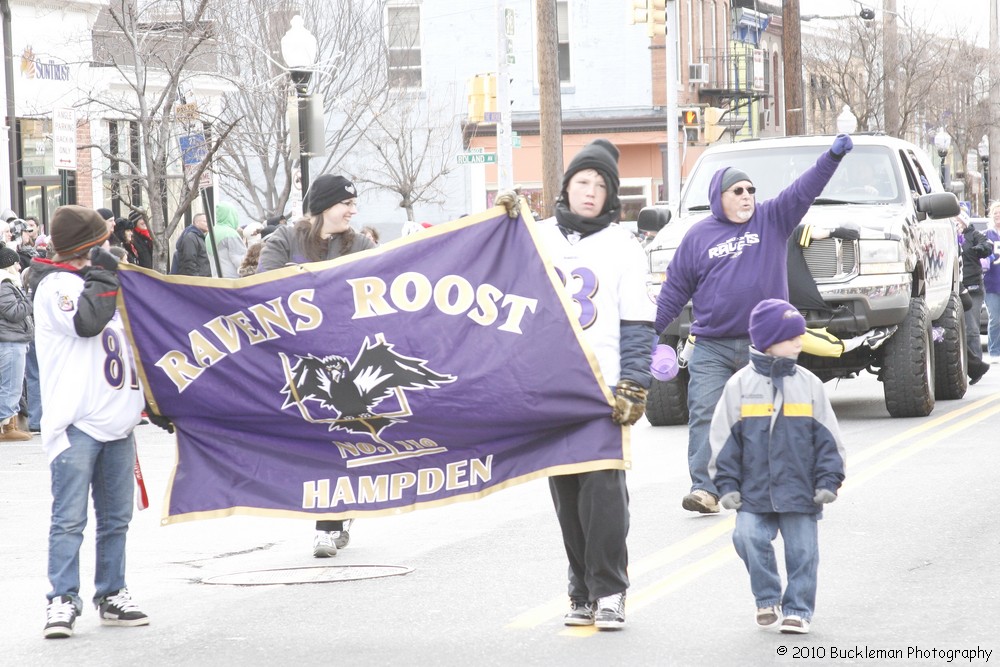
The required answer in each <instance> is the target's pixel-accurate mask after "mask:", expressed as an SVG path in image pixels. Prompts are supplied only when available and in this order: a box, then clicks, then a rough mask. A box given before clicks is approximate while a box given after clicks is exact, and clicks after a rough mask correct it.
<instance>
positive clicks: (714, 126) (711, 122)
mask: <svg viewBox="0 0 1000 667" xmlns="http://www.w3.org/2000/svg"><path fill="white" fill-rule="evenodd" d="M725 112H726V110H725V109H719V108H718V107H705V111H704V114H705V143H706V144H711V143H715V142H716V141H718V140H719V139H720V138H721V137H722V133H723V132H725V131H726V128H725V127H723V126H720V125H719V121H720V120H722V114H724V113H725Z"/></svg>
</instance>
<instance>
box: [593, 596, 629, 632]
mask: <svg viewBox="0 0 1000 667" xmlns="http://www.w3.org/2000/svg"><path fill="white" fill-rule="evenodd" d="M595 606H596V607H597V611H595V612H594V625H595V626H596V627H597V629H599V630H618V629H620V628H624V627H625V591H622V592H621V593H615V594H613V595H607V596H605V597H603V598H597V602H596V603H595Z"/></svg>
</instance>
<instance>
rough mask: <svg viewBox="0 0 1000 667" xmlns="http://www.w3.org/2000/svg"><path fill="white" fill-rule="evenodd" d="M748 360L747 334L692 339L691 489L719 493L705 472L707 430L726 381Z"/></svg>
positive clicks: (748, 341) (689, 388) (707, 451)
mask: <svg viewBox="0 0 1000 667" xmlns="http://www.w3.org/2000/svg"><path fill="white" fill-rule="evenodd" d="M748 363H750V339H749V338H703V337H698V338H697V340H696V341H695V346H694V354H693V355H692V356H691V361H690V363H689V364H688V373H689V374H690V380H688V470H689V471H690V473H691V490H692V491H694V490H696V489H704V490H705V491H708V492H709V493H711V494H713V495H715V496H716V497H718V496H719V492H718V490H717V489H716V488H715V483H714V482H712V480H711V479H710V478H709V476H708V459H709V457H710V456H711V453H712V451H711V447H710V446H709V444H708V432H709V429H710V428H711V426H712V415H713V414H714V413H715V406H716V404H718V402H719V401H720V400H721V399H722V390H723V389H725V387H726V382H727V381H728V380H729V378H731V377H732V376H733V375H734V374H735V373H736V371H738V370H740V369H741V368H743V367H744V366H746V365H747V364H748Z"/></svg>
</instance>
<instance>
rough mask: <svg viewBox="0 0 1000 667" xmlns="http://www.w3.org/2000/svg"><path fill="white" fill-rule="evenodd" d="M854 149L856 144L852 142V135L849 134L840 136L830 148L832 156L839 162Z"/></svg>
mask: <svg viewBox="0 0 1000 667" xmlns="http://www.w3.org/2000/svg"><path fill="white" fill-rule="evenodd" d="M852 148H854V142H853V141H851V135H849V134H838V135H837V138H836V139H834V140H833V145H832V146H830V154H831V155H833V157H835V158H837V159H838V160H839V159H840V158H842V157H844V156H845V155H847V154H848V153H850V152H851V149H852Z"/></svg>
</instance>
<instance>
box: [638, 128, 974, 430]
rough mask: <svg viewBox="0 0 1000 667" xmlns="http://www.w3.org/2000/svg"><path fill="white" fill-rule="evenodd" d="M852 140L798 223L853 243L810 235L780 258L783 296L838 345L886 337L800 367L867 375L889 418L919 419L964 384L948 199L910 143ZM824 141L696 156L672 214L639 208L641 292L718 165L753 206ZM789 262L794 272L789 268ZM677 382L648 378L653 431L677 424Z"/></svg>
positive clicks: (684, 320)
mask: <svg viewBox="0 0 1000 667" xmlns="http://www.w3.org/2000/svg"><path fill="white" fill-rule="evenodd" d="M852 138H853V139H854V150H853V151H851V152H850V153H849V154H848V155H847V156H846V157H845V158H844V161H843V163H842V164H841V165H840V167H839V169H838V170H837V173H836V174H835V175H834V177H833V179H831V181H830V183H829V184H828V185H827V187H826V189H824V190H823V193H822V195H821V196H820V197H819V198H817V199H816V201H815V202H814V203H813V205H812V207H811V208H810V209H809V212H808V213H807V214H806V216H805V219H804V220H803V224H809V225H813V226H814V227H816V228H823V229H827V230H837V229H843V228H845V227H846V228H850V229H852V230H855V232H856V234H852V235H851V236H859V237H860V238H842V237H841V238H838V237H837V235H836V234H835V235H834V236H832V237H829V238H824V239H822V240H813V241H812V242H811V243H810V244H809V245H808V247H806V248H802V249H801V258H794V257H792V256H791V255H790V259H795V260H796V261H795V262H791V263H790V267H793V268H791V269H790V272H789V288H790V293H791V299H790V300H791V302H792V303H793V304H794V305H795V306H796V307H798V308H799V310H800V311H801V312H802V314H803V315H804V316H805V318H806V322H807V325H808V326H809V327H815V328H825V329H826V330H827V331H828V332H830V333H832V334H835V335H836V336H838V337H840V338H843V339H847V338H851V337H854V336H858V335H860V334H863V333H865V332H866V331H868V330H869V329H872V328H874V327H886V326H892V325H895V326H896V330H895V333H894V334H893V335H892V336H891V337H890V338H889V339H888V340H887V341H886V342H885V343H884V344H883V345H881V346H879V347H878V348H877V349H871V348H870V347H868V346H861V347H858V348H856V349H854V350H852V351H850V352H846V353H844V354H842V355H841V356H839V357H819V356H813V355H809V354H802V355H800V357H799V363H800V364H801V365H802V366H805V367H806V368H808V369H809V370H811V371H813V372H814V373H816V375H818V376H819V377H820V378H821V379H822V380H824V381H826V380H831V379H834V378H849V377H855V376H857V374H858V373H859V372H860V371H863V370H867V371H870V372H872V373H875V374H877V375H878V378H879V380H880V381H881V382H882V384H883V388H884V393H885V404H886V408H887V409H888V412H889V414H890V415H892V416H893V417H920V416H925V415H928V414H930V413H931V411H932V410H933V409H934V401H935V399H936V398H939V399H958V398H962V397H963V396H964V395H965V392H966V390H967V388H968V375H967V370H966V368H967V366H966V342H965V321H964V318H963V316H962V314H963V310H962V302H961V299H960V298H959V292H960V289H961V287H960V282H961V265H960V258H959V251H958V246H957V232H956V227H955V221H954V219H953V218H954V216H957V215H958V213H959V207H958V200H957V199H956V198H955V195H953V194H951V193H950V192H945V191H944V189H943V187H942V186H941V181H940V179H939V178H938V175H937V173H936V171H935V169H934V167H933V165H932V163H931V161H930V160H929V159H928V157H927V155H926V154H925V153H924V152H923V151H921V150H920V149H919V148H918V147H916V146H914V145H913V144H911V143H909V142H906V141H903V140H900V139H896V138H893V137H887V136H882V135H856V136H854V137H852ZM831 141H832V137H829V136H817V137H784V138H780V139H765V140H755V141H746V142H741V143H735V144H725V145H715V146H712V147H710V148H709V149H707V150H706V151H705V152H704V153H703V154H702V156H701V157H700V158H699V160H698V162H697V163H696V164H695V166H694V168H693V170H692V172H691V175H690V176H689V178H688V179H687V182H686V183H685V186H684V189H683V191H682V193H681V199H680V202H679V206H677V207H676V209H675V210H676V215H672V213H673V211H671V210H669V209H665V208H660V209H659V210H656V209H654V208H652V207H650V208H647V209H643V212H642V213H640V216H639V220H638V228H639V230H640V232H644V233H646V234H652V233H655V237H654V238H653V239H652V240H651V241H650V242H649V244H648V245H647V246H646V251H647V254H648V257H649V271H650V273H649V275H650V279H649V290H650V297H651V298H653V299H655V298H656V295H657V294H658V293H659V290H660V284H661V283H662V282H663V280H664V276H665V275H666V272H668V271H669V264H670V260H671V258H672V257H673V254H674V252H675V251H676V249H677V246H678V244H679V243H680V240H681V238H682V237H683V236H684V234H685V233H686V232H687V230H688V229H689V228H690V227H691V225H693V224H694V223H696V222H697V221H699V220H701V219H703V218H705V217H706V216H707V215H709V214H710V211H709V201H708V190H709V182H710V180H711V178H712V175H713V174H714V173H715V172H716V171H717V170H718V169H721V168H722V167H736V168H737V169H741V170H743V171H745V172H746V173H747V174H749V175H750V178H751V179H752V180H753V183H754V185H755V186H756V188H757V200H758V201H764V200H766V199H770V198H771V197H774V196H775V195H777V194H778V193H779V192H780V191H781V190H782V189H784V188H785V187H786V186H787V185H788V184H790V183H791V182H792V181H793V180H794V179H795V178H797V177H798V176H799V175H800V174H801V173H802V172H803V171H804V170H806V169H808V168H809V167H811V166H812V165H813V164H814V163H815V162H816V158H817V157H818V156H819V155H820V153H821V152H823V151H825V150H827V148H829V146H830V143H831ZM792 252H794V250H793V251H792ZM801 259H804V263H803V262H802V261H801ZM796 264H797V265H798V266H800V267H801V271H799V272H796V271H795V270H794V266H795V265H796ZM806 267H807V268H806ZM810 296H812V298H809V297H810ZM690 319H691V312H690V304H688V307H687V308H686V309H685V311H684V312H683V313H682V314H681V315H680V316H679V317H678V318H677V319H676V320H675V321H674V322H673V323H671V325H670V326H669V327H668V329H667V331H666V332H665V334H664V336H663V342H667V343H670V344H674V345H676V344H678V342H679V341H683V340H685V339H686V338H687V334H688V329H689V327H690ZM687 379H688V375H687V372H685V371H682V372H681V373H680V374H678V376H677V377H676V378H675V379H674V380H672V381H670V382H658V381H654V386H653V388H652V390H651V391H650V394H649V399H648V402H647V408H646V414H647V416H648V418H649V420H650V422H651V423H652V424H654V425H658V426H659V425H668V424H684V423H687Z"/></svg>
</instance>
